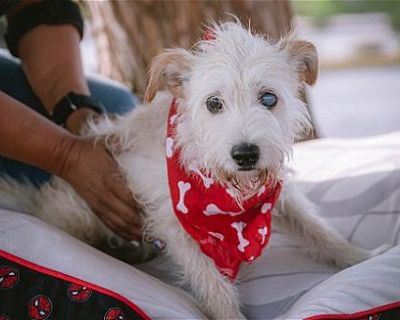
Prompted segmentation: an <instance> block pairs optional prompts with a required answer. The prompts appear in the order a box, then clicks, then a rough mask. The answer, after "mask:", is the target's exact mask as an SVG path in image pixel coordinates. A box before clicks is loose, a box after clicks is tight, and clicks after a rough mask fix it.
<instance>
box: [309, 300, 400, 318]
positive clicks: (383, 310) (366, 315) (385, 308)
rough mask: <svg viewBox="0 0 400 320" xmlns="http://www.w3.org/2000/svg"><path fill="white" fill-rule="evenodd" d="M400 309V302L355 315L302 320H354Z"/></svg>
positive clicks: (322, 315) (326, 316) (318, 316)
mask: <svg viewBox="0 0 400 320" xmlns="http://www.w3.org/2000/svg"><path fill="white" fill-rule="evenodd" d="M398 308H400V301H396V302H393V303H389V304H384V305H382V306H379V307H375V308H372V309H368V310H364V311H359V312H356V313H350V314H345V313H344V314H321V315H317V316H311V317H308V318H304V320H342V319H345V320H356V319H359V318H362V317H368V316H371V315H374V314H377V313H382V312H385V311H389V310H394V309H398Z"/></svg>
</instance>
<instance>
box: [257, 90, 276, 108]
mask: <svg viewBox="0 0 400 320" xmlns="http://www.w3.org/2000/svg"><path fill="white" fill-rule="evenodd" d="M259 101H260V103H261V104H262V105H264V106H266V107H267V108H268V109H272V108H273V107H275V106H276V104H277V103H278V97H277V96H276V95H275V94H273V93H271V92H264V93H263V94H262V95H261V96H260V99H259Z"/></svg>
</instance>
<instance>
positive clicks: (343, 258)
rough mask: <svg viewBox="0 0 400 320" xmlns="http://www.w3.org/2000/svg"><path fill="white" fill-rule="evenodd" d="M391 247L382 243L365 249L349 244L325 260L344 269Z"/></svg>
mask: <svg viewBox="0 0 400 320" xmlns="http://www.w3.org/2000/svg"><path fill="white" fill-rule="evenodd" d="M391 248H392V246H391V245H388V244H384V245H381V246H379V247H378V248H376V249H373V250H365V249H361V248H358V247H356V246H353V245H350V246H348V247H347V248H345V249H343V250H341V251H339V252H338V253H337V254H336V255H335V256H331V257H329V258H328V260H327V261H326V262H328V264H330V265H332V266H334V267H336V268H339V269H345V268H348V267H351V266H354V265H356V264H358V263H360V262H363V261H365V260H368V259H370V258H372V257H375V256H377V255H380V254H382V253H384V252H386V251H387V250H389V249H391Z"/></svg>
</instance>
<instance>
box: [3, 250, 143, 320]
mask: <svg viewBox="0 0 400 320" xmlns="http://www.w3.org/2000/svg"><path fill="white" fill-rule="evenodd" d="M0 256H1V257H3V258H5V259H8V260H10V261H12V262H15V263H17V264H20V265H22V266H24V267H26V268H29V269H31V270H34V271H37V272H40V273H44V274H46V275H49V276H52V277H54V278H57V279H61V280H65V281H68V282H73V283H75V284H78V285H81V286H85V287H88V288H90V289H92V290H94V291H97V292H100V293H102V294H105V295H107V296H109V297H112V298H114V299H116V300H118V301H120V302H122V303H124V304H126V305H127V306H128V307H129V308H131V309H132V310H134V311H135V312H136V313H137V314H139V315H140V316H141V317H142V318H143V319H145V320H151V318H150V317H149V316H148V315H147V314H145V313H144V311H143V310H141V309H140V308H139V307H138V306H137V305H135V304H134V303H133V302H131V301H130V300H128V299H127V298H125V297H123V296H121V295H120V294H118V293H116V292H114V291H111V290H109V289H106V288H103V287H100V286H98V285H96V284H93V283H90V282H86V281H84V280H81V279H78V278H75V277H73V276H70V275H67V274H65V273H62V272H59V271H55V270H52V269H48V268H46V267H43V266H40V265H37V264H35V263H33V262H30V261H27V260H24V259H22V258H19V257H17V256H14V255H13V254H11V253H8V252H5V251H3V250H1V249H0Z"/></svg>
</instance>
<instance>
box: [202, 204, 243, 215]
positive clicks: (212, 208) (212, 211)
mask: <svg viewBox="0 0 400 320" xmlns="http://www.w3.org/2000/svg"><path fill="white" fill-rule="evenodd" d="M203 213H204V215H206V216H215V215H217V214H228V215H230V216H231V217H236V216H238V215H241V214H242V213H243V211H238V212H231V211H223V210H221V209H220V208H218V207H217V206H216V205H215V204H214V203H210V204H209V205H207V207H206V210H203Z"/></svg>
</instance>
